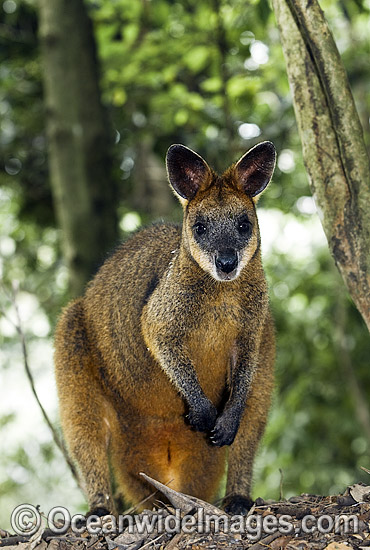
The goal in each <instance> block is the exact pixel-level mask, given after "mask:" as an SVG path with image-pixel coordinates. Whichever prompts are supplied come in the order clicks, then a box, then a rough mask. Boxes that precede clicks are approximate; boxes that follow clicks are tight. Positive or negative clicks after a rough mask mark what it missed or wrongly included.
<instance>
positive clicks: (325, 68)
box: [272, 0, 370, 331]
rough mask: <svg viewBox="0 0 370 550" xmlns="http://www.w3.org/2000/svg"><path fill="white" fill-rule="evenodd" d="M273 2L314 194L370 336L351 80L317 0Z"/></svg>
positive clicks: (363, 178)
mask: <svg viewBox="0 0 370 550" xmlns="http://www.w3.org/2000/svg"><path fill="white" fill-rule="evenodd" d="M272 4H273V7H274V11H275V15H276V19H277V22H278V26H279V30H280V36H281V42H282V47H283V51H284V56H285V59H286V64H287V72H288V77H289V83H290V87H291V90H292V95H293V102H294V109H295V114H296V119H297V123H298V128H299V132H300V136H301V141H302V147H303V157H304V162H305V166H306V170H307V173H308V176H309V181H310V185H311V189H312V193H313V196H314V198H315V201H316V205H317V207H318V211H319V215H320V218H321V222H322V225H323V228H324V231H325V234H326V237H327V239H328V243H329V248H330V250H331V252H332V254H333V256H334V259H335V262H336V265H337V266H338V269H339V271H340V273H341V275H342V277H343V279H344V281H345V284H346V286H347V288H348V290H349V293H350V295H351V297H352V299H353V301H354V302H355V304H356V306H357V308H358V310H359V311H360V313H361V315H362V317H363V318H364V320H365V322H366V324H367V327H368V329H369V331H370V165H369V158H368V155H367V151H366V147H365V143H364V139H363V131H362V127H361V124H360V121H359V117H358V114H357V111H356V107H355V104H354V101H353V97H352V93H351V90H350V87H349V83H348V80H347V75H346V72H345V70H344V67H343V64H342V62H341V58H340V55H339V52H338V50H337V47H336V44H335V42H334V39H333V37H332V35H331V32H330V30H329V27H328V25H327V22H326V20H325V17H324V14H323V12H322V10H321V8H320V6H319V4H318V2H317V0H272Z"/></svg>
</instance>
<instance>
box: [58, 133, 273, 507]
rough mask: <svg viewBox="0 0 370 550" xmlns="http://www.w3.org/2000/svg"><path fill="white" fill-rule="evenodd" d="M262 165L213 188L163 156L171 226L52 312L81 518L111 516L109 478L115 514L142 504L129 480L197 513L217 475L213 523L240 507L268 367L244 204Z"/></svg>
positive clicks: (228, 175)
mask: <svg viewBox="0 0 370 550" xmlns="http://www.w3.org/2000/svg"><path fill="white" fill-rule="evenodd" d="M275 156H276V155H275V148H274V146H273V144H272V143H270V142H267V141H266V142H263V143H260V144H258V145H256V146H255V147H253V148H252V149H251V150H250V151H249V152H248V153H246V154H245V155H244V156H243V157H242V158H241V159H240V160H239V161H238V162H237V163H236V164H233V165H232V166H231V167H230V168H228V170H226V172H225V173H224V174H223V175H222V176H219V175H217V174H216V173H215V172H214V171H213V170H212V169H211V168H210V167H209V166H208V164H207V163H206V162H205V161H204V160H203V159H202V158H201V157H200V156H199V155H198V154H197V153H194V152H193V151H191V150H190V149H188V148H187V147H185V146H183V145H172V146H171V147H170V148H169V150H168V153H167V171H168V178H169V182H170V184H171V186H172V188H173V190H174V192H175V193H176V194H177V196H178V198H179V200H180V202H181V204H182V206H183V209H184V220H183V225H182V227H178V226H175V225H171V224H163V223H158V224H155V225H153V226H151V227H148V228H146V229H143V230H141V231H139V232H138V233H136V234H135V235H134V236H133V237H131V238H130V239H129V240H127V241H126V242H124V243H123V244H122V245H121V246H120V247H119V248H118V249H117V250H116V251H115V253H114V254H113V255H112V256H111V257H110V258H109V259H108V260H107V261H106V262H105V263H104V265H103V266H102V267H101V269H100V270H99V272H98V273H97V275H96V276H95V278H94V279H93V280H92V282H91V283H90V284H89V285H88V287H87V290H86V293H85V295H84V296H83V297H82V298H79V299H77V300H75V301H74V302H72V303H71V304H70V305H69V306H68V307H67V308H66V309H65V310H64V312H63V314H62V316H61V319H60V321H59V324H58V327H57V330H56V339H55V348H56V351H55V366H56V379H57V386H58V394H59V403H60V414H61V422H62V428H63V432H64V437H65V439H66V442H67V445H68V448H69V452H70V454H71V457H72V458H73V459H74V460H75V461H76V463H77V465H78V467H79V470H80V473H81V477H82V479H83V482H84V484H85V490H86V494H87V497H88V502H89V506H90V511H91V512H94V513H98V514H100V515H102V514H105V513H108V512H109V513H114V512H115V511H116V510H115V506H114V501H113V498H112V489H111V479H110V474H111V472H112V474H113V476H114V480H115V485H116V487H117V488H118V491H119V493H120V494H121V495H123V497H124V499H125V501H126V502H131V503H138V502H140V501H141V500H142V499H144V498H145V497H147V496H148V495H150V494H151V492H152V489H151V488H150V487H149V485H147V484H146V483H145V481H144V480H143V479H142V478H141V477H140V476H139V472H145V473H146V474H148V475H150V476H151V477H153V478H155V479H157V480H159V481H161V482H162V483H169V482H170V483H169V486H170V487H171V488H173V489H175V490H178V491H181V492H184V493H188V494H191V495H194V496H196V497H199V498H201V499H203V500H211V499H213V498H215V496H216V495H217V491H218V490H219V484H220V480H221V478H222V476H223V474H224V472H225V467H226V462H228V474H227V488H226V498H225V500H224V506H225V509H226V511H228V512H230V513H233V514H238V513H245V512H246V511H247V510H248V508H249V507H250V506H251V502H252V501H251V499H250V484H251V476H252V466H253V459H254V455H255V452H256V449H257V446H258V442H259V440H260V438H261V436H262V434H263V431H264V427H265V423H266V418H267V414H268V410H269V405H270V397H271V392H272V388H273V363H274V354H275V341H274V326H273V321H272V317H271V313H270V309H269V301H268V294H267V285H266V280H265V275H264V272H263V268H262V264H261V252H260V234H259V228H258V221H257V216H256V198H255V197H256V196H257V195H258V194H259V193H261V191H263V189H264V188H265V187H266V186H267V184H268V183H269V181H270V179H271V176H272V173H273V170H274V166H275ZM227 450H228V459H227ZM146 506H148V503H147V502H146Z"/></svg>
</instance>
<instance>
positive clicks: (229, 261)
mask: <svg viewBox="0 0 370 550" xmlns="http://www.w3.org/2000/svg"><path fill="white" fill-rule="evenodd" d="M237 265H238V255H237V253H236V250H233V249H232V248H228V249H227V250H224V251H222V252H219V253H218V254H217V256H216V267H217V269H219V270H220V271H223V272H224V273H231V272H232V271H234V269H235V268H236V266H237Z"/></svg>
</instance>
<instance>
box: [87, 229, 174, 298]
mask: <svg viewBox="0 0 370 550" xmlns="http://www.w3.org/2000/svg"><path fill="white" fill-rule="evenodd" d="M180 241H181V226H180V225H177V224H171V223H163V222H158V223H154V224H152V225H149V226H147V227H144V228H141V229H139V230H138V231H137V232H135V233H134V234H133V235H132V236H130V237H129V238H128V239H127V240H125V241H124V242H122V243H121V244H119V245H118V247H117V248H116V249H115V250H114V251H113V252H112V254H111V255H110V256H109V257H108V258H107V259H106V261H105V262H104V264H103V265H102V267H101V268H100V270H99V271H98V273H97V275H96V276H95V278H94V279H93V280H92V282H91V283H90V285H89V287H88V288H90V287H91V286H95V285H96V284H98V283H99V282H102V283H107V280H106V277H107V276H108V278H109V279H112V278H113V279H116V278H120V277H122V276H123V275H124V277H125V280H126V281H127V280H128V279H130V277H137V276H138V271H140V272H142V271H148V272H149V273H154V272H155V273H156V272H157V271H158V270H159V271H160V272H162V273H163V272H164V271H165V270H166V267H167V265H168V263H169V262H170V261H171V259H172V256H173V251H174V250H177V249H178V247H179V246H180ZM158 274H159V273H158Z"/></svg>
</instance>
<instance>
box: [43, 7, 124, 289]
mask: <svg viewBox="0 0 370 550" xmlns="http://www.w3.org/2000/svg"><path fill="white" fill-rule="evenodd" d="M39 15H40V34H39V35H40V45H41V55H42V63H43V73H44V75H43V77H44V95H45V103H46V110H47V133H48V140H49V166H50V178H51V187H52V193H53V198H54V204H55V209H56V214H57V218H58V221H59V225H60V228H61V230H62V244H63V253H64V256H65V259H66V263H67V266H68V269H69V278H70V285H69V286H70V293H71V295H73V296H77V295H79V294H80V293H81V292H82V290H83V288H84V286H85V284H86V281H87V280H88V279H89V278H90V277H91V274H92V273H93V272H94V271H95V269H96V267H97V266H98V264H99V262H100V261H101V260H102V259H103V258H104V254H105V253H106V252H107V250H109V248H110V247H111V246H112V245H113V243H114V242H115V240H116V239H117V217H116V212H115V207H116V192H115V185H114V182H113V179H112V161H111V157H110V145H111V143H110V142H111V140H110V136H109V130H108V124H107V118H106V113H105V111H104V109H103V107H102V104H101V102H100V93H99V78H98V68H97V60H96V51H95V43H94V38H93V33H92V25H91V21H90V19H89V18H88V15H87V12H86V9H85V6H84V4H83V0H73V1H70V0H39Z"/></svg>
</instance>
